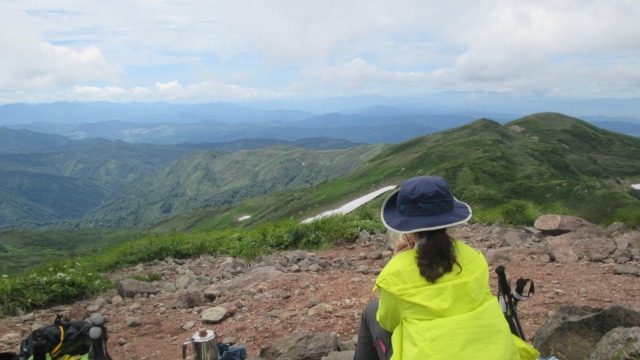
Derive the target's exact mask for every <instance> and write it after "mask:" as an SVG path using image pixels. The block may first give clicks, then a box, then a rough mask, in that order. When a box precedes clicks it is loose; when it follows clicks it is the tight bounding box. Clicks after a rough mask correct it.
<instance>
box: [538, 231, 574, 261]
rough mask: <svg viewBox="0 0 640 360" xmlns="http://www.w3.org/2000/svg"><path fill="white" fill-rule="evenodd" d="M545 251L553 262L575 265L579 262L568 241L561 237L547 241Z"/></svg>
mask: <svg viewBox="0 0 640 360" xmlns="http://www.w3.org/2000/svg"><path fill="white" fill-rule="evenodd" d="M545 249H546V251H547V253H548V254H549V256H550V257H551V260H552V261H555V262H559V263H575V262H578V260H579V259H578V255H576V253H575V252H574V251H573V248H572V247H571V244H570V243H569V240H568V239H566V238H564V237H561V236H559V237H555V238H552V239H550V240H548V241H547V244H546V246H545Z"/></svg>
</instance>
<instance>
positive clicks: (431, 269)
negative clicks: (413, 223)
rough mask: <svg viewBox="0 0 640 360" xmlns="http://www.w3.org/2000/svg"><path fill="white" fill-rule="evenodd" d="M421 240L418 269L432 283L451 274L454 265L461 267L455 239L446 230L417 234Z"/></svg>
mask: <svg viewBox="0 0 640 360" xmlns="http://www.w3.org/2000/svg"><path fill="white" fill-rule="evenodd" d="M415 235H416V238H418V239H421V243H420V246H418V250H417V251H418V256H417V258H418V268H419V269H420V275H422V276H423V277H424V278H425V279H427V280H428V281H430V282H432V283H433V282H435V281H436V280H438V279H439V278H440V277H441V276H442V275H444V274H446V273H448V272H451V271H452V270H453V265H454V264H457V265H458V266H460V264H459V263H458V261H457V259H456V251H455V247H454V244H453V239H452V238H451V237H450V236H449V234H447V231H446V229H439V230H433V231H424V232H419V233H416V234H415Z"/></svg>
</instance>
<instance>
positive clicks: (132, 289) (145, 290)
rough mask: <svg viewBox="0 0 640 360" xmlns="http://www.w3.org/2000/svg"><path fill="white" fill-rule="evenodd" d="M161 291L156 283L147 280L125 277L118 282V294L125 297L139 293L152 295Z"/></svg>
mask: <svg viewBox="0 0 640 360" xmlns="http://www.w3.org/2000/svg"><path fill="white" fill-rule="evenodd" d="M159 292H160V289H158V288H157V287H156V286H155V285H153V284H152V283H149V282H146V281H140V280H136V279H124V280H122V281H120V282H119V283H118V294H120V296H122V297H123V298H128V297H129V298H132V297H134V296H136V295H138V294H140V295H145V294H146V295H150V294H157V293H159Z"/></svg>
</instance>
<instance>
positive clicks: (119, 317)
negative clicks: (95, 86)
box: [0, 215, 640, 360]
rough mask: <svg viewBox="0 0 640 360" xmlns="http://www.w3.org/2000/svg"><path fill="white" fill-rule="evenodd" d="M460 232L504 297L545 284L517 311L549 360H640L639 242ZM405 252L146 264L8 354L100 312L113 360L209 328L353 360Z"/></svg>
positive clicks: (33, 323) (258, 352) (567, 222)
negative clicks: (379, 290)
mask: <svg viewBox="0 0 640 360" xmlns="http://www.w3.org/2000/svg"><path fill="white" fill-rule="evenodd" d="M450 233H451V234H452V235H453V236H454V237H455V238H457V239H459V240H461V241H464V242H466V243H468V244H469V245H471V246H473V247H475V248H476V249H478V250H480V251H482V252H483V253H484V254H485V256H486V258H487V261H488V262H489V265H490V270H491V276H490V279H489V281H490V283H491V286H492V289H494V293H496V292H497V279H496V276H495V273H494V272H493V270H494V269H495V268H496V267H497V266H498V265H504V266H505V268H506V273H507V277H508V278H509V280H510V282H511V283H512V285H513V283H514V282H515V280H516V279H518V278H520V277H522V278H527V279H531V280H533V281H534V283H535V295H534V296H533V297H532V298H531V299H530V300H528V301H523V302H521V303H520V304H519V307H518V311H519V317H520V322H521V323H522V326H523V328H524V333H525V335H526V337H527V340H528V341H529V342H531V343H533V344H534V345H535V346H536V347H537V348H538V349H540V350H541V352H542V354H543V355H544V356H550V355H555V356H557V357H558V358H559V359H586V358H590V359H610V358H612V356H614V355H615V354H621V355H620V356H628V357H626V358H634V357H633V356H635V358H637V357H638V356H639V354H640V344H639V341H640V340H638V339H640V336H639V331H640V330H639V329H640V313H639V311H640V233H639V232H637V231H629V230H628V229H627V228H626V227H625V226H624V224H621V223H616V224H612V225H611V226H609V227H608V228H601V227H599V226H596V225H594V224H591V223H588V222H586V221H584V220H582V219H579V218H574V217H569V216H561V215H544V216H542V217H540V218H539V219H538V220H537V221H536V223H535V225H534V226H532V227H521V228H509V227H505V226H502V225H501V224H500V223H496V224H493V225H492V226H483V225H479V224H469V225H463V226H458V227H456V228H452V229H450ZM394 241H395V239H394V236H392V235H390V234H387V233H383V232H375V233H373V234H369V233H366V232H362V233H360V234H359V236H358V238H357V239H354V240H353V241H346V242H345V243H343V244H340V245H338V246H336V247H335V248H332V249H329V250H323V251H303V250H293V251H284V252H278V253H274V254H271V255H269V256H263V257H260V258H258V259H256V260H254V261H251V262H246V261H243V260H240V259H235V258H228V257H211V256H203V257H199V258H193V259H172V258H166V259H156V260H154V261H152V262H149V263H144V264H138V265H137V266H135V267H131V268H127V269H121V270H118V271H115V272H113V273H111V274H109V276H110V277H111V279H112V280H113V281H114V282H116V283H117V284H118V285H117V288H116V289H113V290H112V291H110V292H107V293H104V294H100V295H99V296H96V297H95V298H92V299H85V300H83V301H78V302H76V303H74V304H70V305H65V306H57V307H54V308H51V309H46V310H38V311H34V312H31V313H26V314H24V313H20V314H17V315H16V316H14V317H8V318H4V319H1V322H0V351H17V350H18V345H19V342H20V341H21V340H22V339H23V338H25V337H26V336H27V335H28V333H29V332H30V331H31V330H33V329H36V328H38V327H41V326H44V325H47V324H49V323H51V322H52V321H53V319H54V318H55V315H56V314H63V315H65V316H66V317H68V318H70V319H86V318H88V317H89V316H90V315H91V314H93V313H101V314H102V315H104V316H105V318H106V321H107V327H108V331H109V340H108V343H107V346H108V350H109V353H110V354H111V356H112V357H113V358H114V359H125V360H127V359H140V360H142V359H171V360H175V359H179V358H181V357H182V355H181V351H182V346H183V344H185V343H186V344H187V354H188V356H192V352H191V349H190V345H189V342H190V337H191V336H192V335H193V334H194V333H196V332H197V331H198V330H200V329H210V330H213V331H214V332H215V334H216V337H217V341H218V342H224V343H229V344H236V345H244V346H246V348H247V352H248V356H249V358H250V359H265V360H270V359H280V360H283V359H291V360H294V359H295V360H300V359H308V360H316V359H317V360H320V359H325V360H327V359H333V360H336V359H352V358H353V351H354V347H355V346H354V341H355V339H356V334H357V330H358V325H359V321H360V316H361V313H362V310H363V309H364V306H365V305H366V304H367V303H368V302H369V301H371V300H373V299H374V298H375V296H376V294H375V293H373V292H372V288H373V282H374V281H375V278H376V276H377V274H378V273H379V272H380V270H381V269H382V268H383V267H384V265H385V264H386V263H387V262H388V261H389V259H390V258H391V255H392V252H391V244H392V243H393V242H394ZM136 276H137V277H140V276H142V277H147V278H156V279H157V278H159V280H156V281H153V282H144V281H139V280H135V279H133V278H132V277H136ZM576 344H578V346H576ZM621 358H625V357H621Z"/></svg>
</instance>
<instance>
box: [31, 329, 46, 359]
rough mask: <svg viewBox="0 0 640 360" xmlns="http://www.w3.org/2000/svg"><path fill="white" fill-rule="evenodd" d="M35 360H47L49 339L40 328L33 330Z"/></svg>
mask: <svg viewBox="0 0 640 360" xmlns="http://www.w3.org/2000/svg"><path fill="white" fill-rule="evenodd" d="M33 360H47V341H46V339H45V338H44V334H43V333H42V330H40V329H38V330H35V331H34V332H33Z"/></svg>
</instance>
